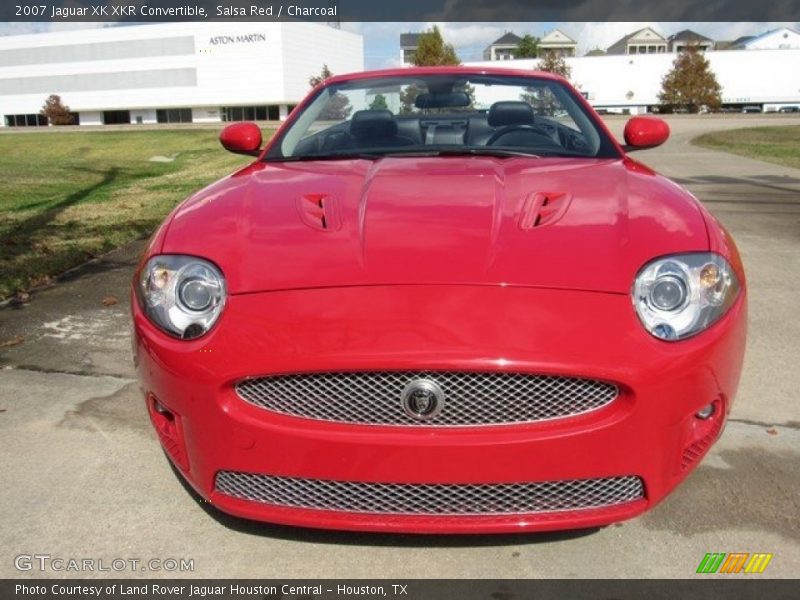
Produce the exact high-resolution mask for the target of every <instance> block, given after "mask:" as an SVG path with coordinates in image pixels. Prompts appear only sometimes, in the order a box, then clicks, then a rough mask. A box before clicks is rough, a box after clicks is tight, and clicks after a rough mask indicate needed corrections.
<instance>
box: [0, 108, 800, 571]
mask: <svg viewBox="0 0 800 600" xmlns="http://www.w3.org/2000/svg"><path fill="white" fill-rule="evenodd" d="M669 121H670V125H671V127H672V130H673V137H672V139H671V141H670V142H668V143H667V144H666V145H665V146H664V147H662V148H658V149H654V150H651V151H646V152H639V153H637V154H636V155H635V157H636V158H638V159H640V160H642V161H643V162H645V163H647V164H649V165H650V166H652V167H654V168H656V169H657V170H659V171H661V172H662V173H664V174H666V175H668V176H671V177H673V178H674V179H676V180H677V181H679V182H680V183H682V184H683V185H685V186H686V187H688V188H689V189H690V190H691V191H692V192H693V193H694V194H695V195H697V196H698V197H699V198H700V199H701V200H702V201H703V202H704V203H705V204H706V205H707V206H708V207H709V208H710V209H711V211H712V212H713V213H714V214H715V215H716V216H717V217H718V218H719V219H720V220H721V221H722V222H723V223H724V224H725V225H726V226H727V227H728V228H729V229H730V230H731V231H732V233H733V234H734V236H735V237H736V239H737V241H738V243H739V246H740V249H741V251H742V254H743V257H744V260H745V264H746V267H747V271H748V276H749V284H750V307H751V308H750V314H751V317H750V339H749V344H748V352H747V357H746V369H745V372H744V375H743V379H742V385H741V388H740V392H739V396H738V399H737V403H736V405H735V407H734V410H733V415H732V419H731V421H730V423H729V425H728V427H727V429H726V431H725V434H724V436H723V438H722V439H721V441H720V442H719V443H718V444H717V445H716V446H715V447H714V449H713V450H712V451H711V453H710V454H709V456H708V457H707V458H706V459H705V460H704V462H703V463H702V464H701V465H700V467H699V468H698V469H697V470H696V471H695V472H694V473H693V474H692V475H691V477H689V479H688V480H687V481H686V482H685V483H684V484H683V485H682V486H681V487H680V488H679V489H678V490H677V491H676V492H675V493H674V494H673V495H672V496H670V497H669V498H668V499H667V500H666V501H665V502H663V503H662V504H661V505H659V506H658V507H656V508H655V509H654V510H652V511H651V512H649V513H648V514H646V515H644V516H642V517H640V518H638V519H635V520H632V521H628V522H625V523H621V524H617V525H614V526H611V527H607V528H604V529H599V530H592V531H582V532H575V533H564V534H530V535H518V536H479V537H444V536H435V537H416V536H400V535H396V536H388V535H367V534H352V533H336V532H319V531H311V530H302V529H292V528H285V527H277V526H270V525H263V524H257V523H250V522H246V521H240V520H236V519H233V518H229V517H226V516H224V515H221V514H219V513H217V512H216V511H214V510H213V509H211V508H209V507H208V506H207V505H205V504H203V503H202V502H198V501H197V500H196V499H195V498H194V497H193V496H192V495H191V494H190V493H188V492H187V491H186V489H184V487H183V486H182V485H181V483H180V482H179V480H178V479H177V478H176V476H175V475H174V474H173V473H172V471H171V469H170V467H169V466H168V464H167V461H166V459H165V458H164V456H163V454H162V453H161V451H160V449H159V447H158V444H157V441H156V439H155V436H154V434H153V433H152V432H151V430H150V426H149V423H148V421H147V417H146V415H145V412H144V408H143V403H142V400H141V397H140V393H139V390H138V388H137V384H136V383H135V380H134V372H133V369H132V365H131V360H130V339H129V331H128V328H129V325H128V320H127V313H128V297H127V285H128V282H129V279H130V276H131V272H132V269H133V266H134V264H135V260H136V255H137V253H138V251H139V250H140V248H141V246H142V244H134V245H131V246H129V247H127V248H124V249H122V250H119V251H117V252H114V253H112V254H111V255H108V256H107V257H105V258H103V259H101V260H98V261H96V262H94V263H91V264H90V265H87V266H85V267H83V268H81V269H78V270H76V271H74V272H72V273H70V274H68V275H67V276H66V277H64V278H63V279H62V281H61V282H60V283H59V284H58V285H57V286H55V287H53V288H51V289H48V290H44V291H41V292H39V293H36V294H35V295H34V299H33V302H31V303H30V304H28V305H25V306H23V307H21V308H12V307H5V308H2V309H0V343H3V342H9V341H17V342H19V343H17V344H16V345H13V346H10V347H6V348H4V349H2V350H0V451H2V455H3V456H5V460H4V463H5V464H4V467H3V469H2V470H1V471H0V548H2V552H0V577H19V576H26V575H27V576H41V575H42V574H41V573H39V572H38V571H26V572H20V571H18V570H17V569H16V568H15V566H14V558H15V557H16V556H18V555H30V554H48V555H51V556H52V557H60V558H65V559H69V558H78V559H82V558H93V559H103V560H104V561H107V563H108V562H110V561H111V560H112V559H115V558H122V559H140V560H149V559H158V560H164V559H168V558H172V559H178V560H180V559H191V560H193V566H194V570H193V571H191V572H184V573H180V572H165V571H158V572H148V571H140V570H137V571H135V572H133V573H131V572H130V571H127V570H124V571H121V572H119V573H118V575H119V576H128V575H134V576H135V575H145V576H175V575H191V576H194V577H208V578H211V577H231V578H241V577H252V578H290V577H298V578H302V577H354V578H358V577H370V576H375V577H388V578H428V577H439V578H450V577H452V578H461V577H481V578H482V577H492V578H495V577H501V578H531V577H691V576H693V575H694V572H695V569H696V567H697V565H698V563H699V562H700V560H701V559H702V558H703V556H704V554H705V553H706V552H771V553H774V555H775V557H774V558H773V560H772V562H771V563H770V565H769V568H768V569H767V571H766V572H765V573H764V575H763V576H765V577H766V576H774V577H792V576H796V575H797V573H798V572H800V518H798V515H800V416H799V415H800V407H799V406H798V397H797V390H800V368H798V358H797V357H798V355H799V354H800V352H798V347H799V346H800V344H798V341H797V340H798V339H800V320H799V319H798V318H797V310H798V306H800V303H799V302H798V298H800V252H798V250H800V244H799V242H800V170H795V169H790V168H786V167H780V166H777V165H771V164H767V163H763V162H759V161H754V160H749V159H745V158H740V157H736V156H732V155H728V154H724V153H719V152H714V151H709V150H704V149H701V148H697V147H694V146H691V145H690V144H689V143H688V142H689V140H690V139H691V138H692V137H694V136H696V135H698V134H700V133H702V132H704V131H710V130H714V129H727V128H738V127H743V126H748V125H760V124H800V118H796V117H783V116H774V117H769V116H766V115H765V116H754V115H743V116H723V117H718V116H701V117H689V116H676V117H673V118H670V120H669ZM609 123H610V125H611V127H612V129H613V130H614V131H615V132H617V133H619V132H620V131H621V129H622V127H623V125H624V121H623V120H621V119H616V118H609ZM44 575H47V576H91V575H92V573H69V572H47V573H44Z"/></svg>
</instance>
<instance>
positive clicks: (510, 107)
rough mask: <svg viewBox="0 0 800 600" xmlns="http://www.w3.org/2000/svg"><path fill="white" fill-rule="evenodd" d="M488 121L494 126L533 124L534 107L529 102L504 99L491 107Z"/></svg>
mask: <svg viewBox="0 0 800 600" xmlns="http://www.w3.org/2000/svg"><path fill="white" fill-rule="evenodd" d="M487 122H488V123H489V125H490V126H492V127H505V126H506V125H533V108H532V107H531V105H530V104H528V103H527V102H522V101H518V100H504V101H503V102H495V103H494V104H492V106H491V107H490V108H489V116H488V118H487Z"/></svg>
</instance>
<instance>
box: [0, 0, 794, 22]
mask: <svg viewBox="0 0 800 600" xmlns="http://www.w3.org/2000/svg"><path fill="white" fill-rule="evenodd" d="M798 15H800V0H781V1H778V2H753V0H670V1H669V2H663V1H661V0H492V1H491V2H489V1H487V0H394V1H389V0H386V1H376V0H295V1H294V2H284V1H281V0H211V1H208V0H188V1H186V2H181V1H180V0H112V1H108V0H50V1H47V0H10V1H8V2H6V1H5V0H4V1H3V2H2V3H0V21H39V22H68V21H73V22H79V21H95V22H103V21H105V22H137V23H152V22H168V21H291V20H308V21H323V22H331V21H334V22H335V21H361V22H368V21H415V22H418V21H455V22H465V21H518V22H525V21H529V22H537V21H538V22H542V21H558V22H567V21H573V22H574V21H725V22H729V21H794V20H796V19H797V18H798Z"/></svg>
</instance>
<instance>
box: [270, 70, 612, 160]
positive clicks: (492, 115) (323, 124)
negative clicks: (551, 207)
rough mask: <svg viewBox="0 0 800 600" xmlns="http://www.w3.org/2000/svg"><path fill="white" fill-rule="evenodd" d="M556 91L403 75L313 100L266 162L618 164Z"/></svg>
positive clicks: (528, 80)
mask: <svg viewBox="0 0 800 600" xmlns="http://www.w3.org/2000/svg"><path fill="white" fill-rule="evenodd" d="M574 94H575V92H574V91H572V90H571V89H570V88H569V87H568V86H566V85H564V84H562V83H561V82H558V81H554V80H551V79H545V78H540V77H536V76H530V77H525V76H500V75H478V74H435V75H409V76H408V77H403V76H394V77H379V78H370V79H356V80H353V81H346V82H342V83H337V84H332V85H329V86H327V87H325V88H323V89H322V90H320V91H319V92H318V93H317V95H316V96H315V97H314V98H313V100H312V101H311V102H310V103H309V104H308V105H306V107H305V109H304V110H303V111H302V113H300V114H299V115H293V117H294V119H293V122H292V124H291V125H290V126H289V127H288V128H287V129H286V130H285V131H284V132H283V133H282V135H281V137H280V139H278V140H276V142H275V144H274V145H272V147H271V148H270V151H269V152H268V154H267V156H266V160H315V159H336V158H347V157H354V156H357V157H363V158H379V157H382V156H387V155H392V156H403V155H406V156H414V155H429V154H442V155H447V154H462V153H463V154H488V155H493V156H519V155H526V156H539V157H541V156H570V157H583V158H617V157H619V153H618V151H617V150H616V148H615V147H614V145H613V143H612V142H611V141H610V140H609V139H608V136H607V135H606V134H605V133H604V132H603V131H602V129H600V128H599V127H598V126H597V124H596V122H595V119H594V118H593V117H592V116H591V115H590V114H589V113H588V111H587V110H586V109H585V108H584V107H583V105H582V104H581V103H580V102H578V100H577V99H576V97H575V96H574Z"/></svg>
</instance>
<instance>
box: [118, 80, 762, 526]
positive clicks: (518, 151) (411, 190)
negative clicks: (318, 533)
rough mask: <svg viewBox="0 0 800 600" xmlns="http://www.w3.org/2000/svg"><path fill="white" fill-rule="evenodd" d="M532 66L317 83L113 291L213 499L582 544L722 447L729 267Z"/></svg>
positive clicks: (702, 226)
mask: <svg viewBox="0 0 800 600" xmlns="http://www.w3.org/2000/svg"><path fill="white" fill-rule="evenodd" d="M668 134H669V129H668V127H667V125H666V124H665V123H664V122H663V121H660V120H657V119H654V118H648V117H634V118H632V119H630V121H628V123H627V124H626V127H625V145H620V144H619V143H618V142H617V141H616V140H615V139H614V138H613V137H612V135H611V134H610V133H609V131H608V130H607V129H606V127H605V125H604V124H603V122H602V121H601V120H600V119H599V118H598V116H597V115H596V113H595V112H594V111H593V110H592V108H591V107H590V106H589V105H588V104H587V102H586V101H585V100H584V98H583V97H582V96H581V95H580V94H579V93H578V92H576V90H575V89H573V88H572V87H571V86H570V85H569V84H568V83H567V82H566V81H564V80H563V79H561V78H559V77H556V76H553V75H549V74H546V73H537V72H532V71H515V70H508V69H485V68H462V67H447V68H419V69H402V70H389V71H375V72H368V73H359V74H354V75H345V76H339V77H334V78H331V79H328V80H327V81H325V82H324V83H323V84H322V85H320V86H319V87H317V88H316V89H314V90H313V91H312V92H311V93H310V94H309V96H308V98H306V100H305V101H304V102H303V103H302V104H301V105H300V106H298V107H297V109H295V110H294V111H293V112H292V114H291V116H290V117H289V118H288V120H287V121H286V122H285V123H284V124H283V126H282V127H281V128H280V130H279V131H278V132H277V133H276V134H275V135H274V136H273V137H272V138H271V139H270V140H269V142H268V143H267V144H266V145H265V146H264V147H262V139H261V132H260V130H259V129H258V127H257V126H256V125H255V124H252V123H236V124H232V125H229V126H228V127H226V128H225V129H224V130H223V132H222V134H221V141H222V144H223V145H224V146H225V147H226V148H227V149H228V150H230V151H232V152H238V153H241V154H245V155H252V156H253V157H255V159H254V160H253V161H252V162H251V163H250V164H249V165H247V166H246V167H244V168H242V169H241V170H239V171H237V172H236V173H234V174H232V175H230V176H229V177H226V178H225V179H222V180H221V181H218V182H216V183H214V184H212V185H211V186H209V187H207V188H205V189H203V190H201V191H199V192H197V193H196V194H194V195H193V196H191V197H190V198H188V199H187V200H185V201H184V202H183V203H181V204H180V205H179V206H178V207H177V208H176V209H175V210H174V211H173V212H172V214H171V215H170V216H169V217H168V218H167V220H166V221H165V222H164V224H163V225H162V226H161V228H160V229H159V230H158V231H157V233H156V234H155V235H154V237H153V238H152V241H151V242H150V244H149V247H148V249H147V250H146V252H145V255H144V257H143V259H142V262H141V264H140V266H139V267H138V269H137V271H136V275H135V278H134V282H133V296H134V301H133V302H132V306H133V322H134V329H135V341H134V344H135V360H136V363H137V366H138V371H139V377H140V381H141V386H142V389H143V391H144V394H145V398H146V403H147V410H148V411H149V414H150V418H151V420H152V422H153V425H154V426H155V430H156V432H157V433H158V436H159V438H160V440H161V443H162V445H163V448H164V450H165V452H166V454H167V455H168V457H169V459H170V460H171V461H172V463H173V464H174V465H175V467H176V468H177V470H178V471H179V472H180V473H181V474H182V476H183V477H184V478H185V479H186V480H187V481H188V482H189V484H191V486H192V487H193V488H194V489H195V490H197V492H198V493H199V494H201V495H202V496H203V497H204V498H205V499H207V500H208V501H209V502H210V503H211V504H212V505H213V506H215V507H217V508H219V509H220V510H222V511H225V512H227V513H230V514H233V515H238V516H241V517H246V518H250V519H257V520H262V521H268V522H273V523H283V524H291V525H301V526H309V527H321V528H331V529H353V530H372V531H403V532H427V533H434V532H443V533H445V532H447V533H456V532H460V533H477V532H512V531H528V530H553V529H568V528H583V527H594V526H599V525H603V524H607V523H611V522H614V521H619V520H622V519H627V518H630V517H633V516H635V515H638V514H640V513H642V512H643V511H645V510H646V509H648V508H650V507H652V506H654V505H655V504H656V503H658V502H659V501H661V500H662V499H664V497H665V496H666V495H667V494H669V492H670V491H671V490H673V489H674V488H675V487H676V486H677V485H678V484H679V483H680V482H681V481H682V480H683V479H684V478H685V477H686V476H687V474H688V473H690V472H691V470H692V469H693V468H694V467H695V466H696V465H697V464H698V462H699V461H700V460H701V459H702V458H703V456H704V454H705V453H706V452H707V451H708V449H709V447H710V446H711V445H712V444H713V443H714V442H715V440H716V439H717V438H718V436H719V435H720V433H721V431H722V429H723V427H724V425H725V421H726V418H727V416H728V414H729V412H730V410H731V404H732V402H733V399H734V395H735V392H736V388H737V385H738V379H739V373H740V369H741V364H742V357H743V353H744V346H745V332H746V293H745V277H744V272H743V269H742V263H741V260H740V258H739V255H738V253H737V250H736V246H735V245H734V242H733V240H732V239H731V238H730V236H729V235H728V233H727V232H726V231H725V229H724V228H723V227H722V226H721V225H720V224H719V223H718V222H717V221H716V220H715V219H714V218H713V217H712V216H711V215H710V214H709V213H708V211H707V210H706V209H705V208H703V206H702V205H701V204H700V202H698V200H697V199H696V198H694V197H693V196H692V195H691V194H689V193H688V192H686V191H685V190H683V189H681V188H680V187H679V186H677V185H676V184H674V183H672V182H670V181H669V180H667V179H665V178H664V177H661V176H659V175H657V174H656V173H654V172H653V171H652V170H650V169H649V168H647V167H646V166H644V165H642V164H641V163H639V162H636V161H635V160H633V159H632V158H629V157H628V152H630V151H631V150H636V149H640V148H646V147H651V146H656V145H658V144H661V143H663V142H664V141H665V140H666V138H667V136H668Z"/></svg>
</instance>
